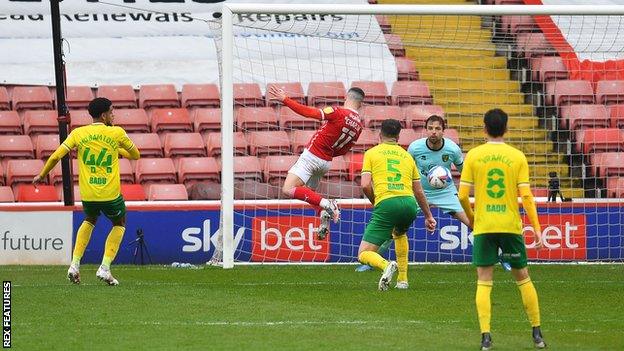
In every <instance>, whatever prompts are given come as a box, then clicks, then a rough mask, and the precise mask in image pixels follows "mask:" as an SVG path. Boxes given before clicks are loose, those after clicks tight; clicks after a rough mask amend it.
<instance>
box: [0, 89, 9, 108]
mask: <svg viewBox="0 0 624 351" xmlns="http://www.w3.org/2000/svg"><path fill="white" fill-rule="evenodd" d="M10 109H11V101H10V100H9V92H8V91H7V88H5V87H0V110H10Z"/></svg>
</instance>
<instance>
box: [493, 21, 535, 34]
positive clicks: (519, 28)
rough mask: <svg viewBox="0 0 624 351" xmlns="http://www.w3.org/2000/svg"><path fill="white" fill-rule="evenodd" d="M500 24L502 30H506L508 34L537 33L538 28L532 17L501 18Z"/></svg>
mask: <svg viewBox="0 0 624 351" xmlns="http://www.w3.org/2000/svg"><path fill="white" fill-rule="evenodd" d="M501 24H502V26H503V27H505V26H507V28H503V30H505V29H506V30H507V32H508V33H510V34H514V35H515V34H518V33H526V32H539V30H540V29H539V26H538V25H537V23H535V20H534V19H533V16H501Z"/></svg>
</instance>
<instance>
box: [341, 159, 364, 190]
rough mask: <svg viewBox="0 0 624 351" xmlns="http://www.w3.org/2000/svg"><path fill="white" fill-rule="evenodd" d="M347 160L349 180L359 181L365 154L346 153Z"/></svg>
mask: <svg viewBox="0 0 624 351" xmlns="http://www.w3.org/2000/svg"><path fill="white" fill-rule="evenodd" d="M345 162H346V163H347V165H348V166H349V171H348V177H347V180H352V181H353V182H356V183H359V181H360V178H361V173H362V164H363V163H364V154H361V153H359V154H358V153H348V154H346V155H345Z"/></svg>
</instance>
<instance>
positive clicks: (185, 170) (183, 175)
mask: <svg viewBox="0 0 624 351" xmlns="http://www.w3.org/2000/svg"><path fill="white" fill-rule="evenodd" d="M220 172H221V166H220V165H219V163H218V162H217V159H215V158H214V157H183V158H181V159H180V160H179V162H178V179H179V180H180V183H183V184H185V185H188V183H189V182H191V181H202V180H210V181H215V182H217V183H218V182H220V181H221V176H220Z"/></svg>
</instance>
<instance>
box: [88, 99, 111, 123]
mask: <svg viewBox="0 0 624 351" xmlns="http://www.w3.org/2000/svg"><path fill="white" fill-rule="evenodd" d="M112 105H113V103H112V102H111V101H110V100H109V99H107V98H103V97H99V98H95V99H93V100H91V102H90V103H89V108H88V110H89V114H90V115H91V117H93V118H94V119H95V118H100V117H102V114H103V113H105V112H108V110H109V109H110V107H111V106H112Z"/></svg>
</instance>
